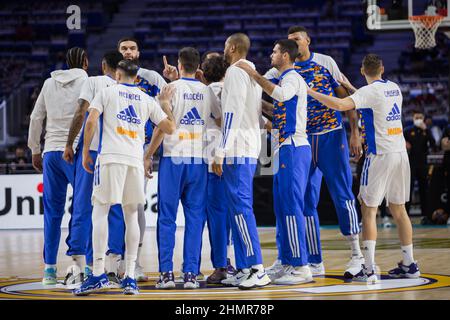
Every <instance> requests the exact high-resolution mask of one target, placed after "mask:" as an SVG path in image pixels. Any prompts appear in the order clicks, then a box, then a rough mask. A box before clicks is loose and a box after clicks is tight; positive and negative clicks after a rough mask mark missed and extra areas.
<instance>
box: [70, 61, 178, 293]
mask: <svg viewBox="0 0 450 320" xmlns="http://www.w3.org/2000/svg"><path fill="white" fill-rule="evenodd" d="M137 72H138V66H137V65H136V64H135V63H133V62H132V61H128V60H122V61H121V62H119V64H118V65H117V71H116V80H117V82H118V85H116V86H111V87H109V88H106V89H103V90H102V91H101V92H100V93H99V94H97V95H96V96H95V98H94V100H93V101H92V103H91V104H90V106H89V111H90V112H89V116H88V119H87V121H86V125H85V128H84V145H83V167H84V169H85V170H86V171H88V172H90V173H92V169H91V165H93V161H92V158H91V156H90V153H89V148H90V145H91V142H92V139H93V136H94V133H95V129H96V127H97V122H98V119H99V118H100V123H101V125H100V126H101V130H100V135H101V138H100V146H99V155H98V157H97V161H96V163H95V172H94V189H93V193H92V203H93V212H92V225H93V248H94V268H93V274H92V275H91V276H90V277H89V278H88V279H87V280H86V281H85V282H84V283H83V284H82V285H81V287H80V288H78V289H75V290H74V291H73V293H74V294H75V295H87V294H89V293H92V292H97V291H100V290H104V289H105V288H108V286H109V282H108V277H107V276H106V274H105V273H104V272H105V251H106V244H107V242H106V241H107V235H108V233H107V232H108V212H109V209H110V206H111V205H113V204H117V203H120V204H121V205H122V209H123V212H124V218H125V226H126V231H125V263H126V269H125V277H124V279H123V280H122V288H123V289H124V294H137V293H138V292H139V290H138V287H137V284H136V280H135V277H134V271H135V264H136V258H137V251H138V246H139V224H138V216H137V215H138V213H137V207H138V204H143V203H144V202H145V194H144V181H143V180H144V165H143V158H144V155H143V148H142V145H143V144H144V139H145V123H146V121H147V120H148V119H151V120H152V122H153V123H155V124H156V125H158V126H159V128H160V129H161V130H163V131H164V132H165V133H168V134H171V133H172V132H173V131H174V127H175V125H174V122H173V116H172V114H171V113H170V110H168V109H167V107H165V105H166V104H167V100H168V99H170V96H171V94H172V91H171V89H170V88H168V90H165V91H166V92H163V93H162V94H161V100H160V103H161V104H162V107H163V108H165V110H166V111H167V112H168V115H166V113H164V111H163V110H162V109H161V107H160V106H159V105H158V103H157V102H156V101H155V100H154V99H152V98H150V97H148V96H147V95H146V94H144V93H143V92H142V91H140V90H139V89H138V88H137V87H136V85H135V84H134V83H135V80H136V75H137Z"/></svg>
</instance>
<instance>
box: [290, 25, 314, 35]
mask: <svg viewBox="0 0 450 320" xmlns="http://www.w3.org/2000/svg"><path fill="white" fill-rule="evenodd" d="M296 32H304V33H306V35H307V36H308V38H309V32H308V29H306V28H305V27H303V26H292V27H290V28H289V30H288V34H293V33H296Z"/></svg>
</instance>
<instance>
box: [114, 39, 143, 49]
mask: <svg viewBox="0 0 450 320" xmlns="http://www.w3.org/2000/svg"><path fill="white" fill-rule="evenodd" d="M125 41H133V42H135V43H136V46H137V47H138V49H139V42H138V41H137V39H136V38H133V37H123V38H121V39H120V40H119V41H118V42H117V50H119V49H120V44H121V43H122V42H125Z"/></svg>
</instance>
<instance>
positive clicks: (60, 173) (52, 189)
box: [28, 47, 88, 285]
mask: <svg viewBox="0 0 450 320" xmlns="http://www.w3.org/2000/svg"><path fill="white" fill-rule="evenodd" d="M66 62H67V66H68V67H69V70H57V71H53V72H52V73H51V77H50V78H48V79H47V80H45V82H44V85H43V86H42V90H41V92H40V94H39V96H38V98H37V100H36V104H35V106H34V109H33V112H32V113H31V117H30V129H29V133H28V147H29V148H30V149H31V152H32V155H33V158H32V161H33V167H34V168H35V169H36V170H37V171H39V172H43V175H44V177H43V179H44V186H45V188H44V263H45V269H44V278H43V279H42V283H43V284H44V285H54V284H56V282H57V280H56V271H57V268H56V258H57V255H58V247H59V240H60V238H61V220H62V218H63V215H64V205H65V203H66V193H67V185H68V184H69V183H70V184H71V185H72V186H73V182H74V171H75V166H74V165H73V164H70V163H67V162H65V161H64V160H63V158H62V155H63V151H64V148H65V144H66V141H67V135H68V133H69V126H70V122H71V121H72V118H73V115H74V113H75V110H76V109H77V106H78V103H77V101H78V97H79V95H80V91H81V86H82V85H83V82H84V80H85V79H86V78H87V77H88V75H87V73H86V71H85V70H87V68H88V59H87V54H86V52H85V51H84V50H83V49H81V48H77V47H74V48H71V49H69V51H67V55H66ZM44 120H46V121H47V124H46V127H45V130H46V133H45V145H44V151H43V152H42V151H41V141H40V140H41V134H42V131H43V129H44V128H43V123H44ZM75 140H77V141H78V137H77V138H76V139H75ZM41 153H42V155H41ZM42 161H43V163H42ZM70 231H71V230H70V229H69V238H70ZM69 253H71V254H72V252H70V251H69V252H67V254H68V255H69Z"/></svg>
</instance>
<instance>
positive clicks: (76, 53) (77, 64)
mask: <svg viewBox="0 0 450 320" xmlns="http://www.w3.org/2000/svg"><path fill="white" fill-rule="evenodd" d="M86 58H87V53H86V51H85V50H84V49H82V48H79V47H73V48H70V49H69V50H68V51H67V54H66V62H67V66H68V67H69V69H72V68H79V69H82V68H83V64H84V61H85V59H86Z"/></svg>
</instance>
